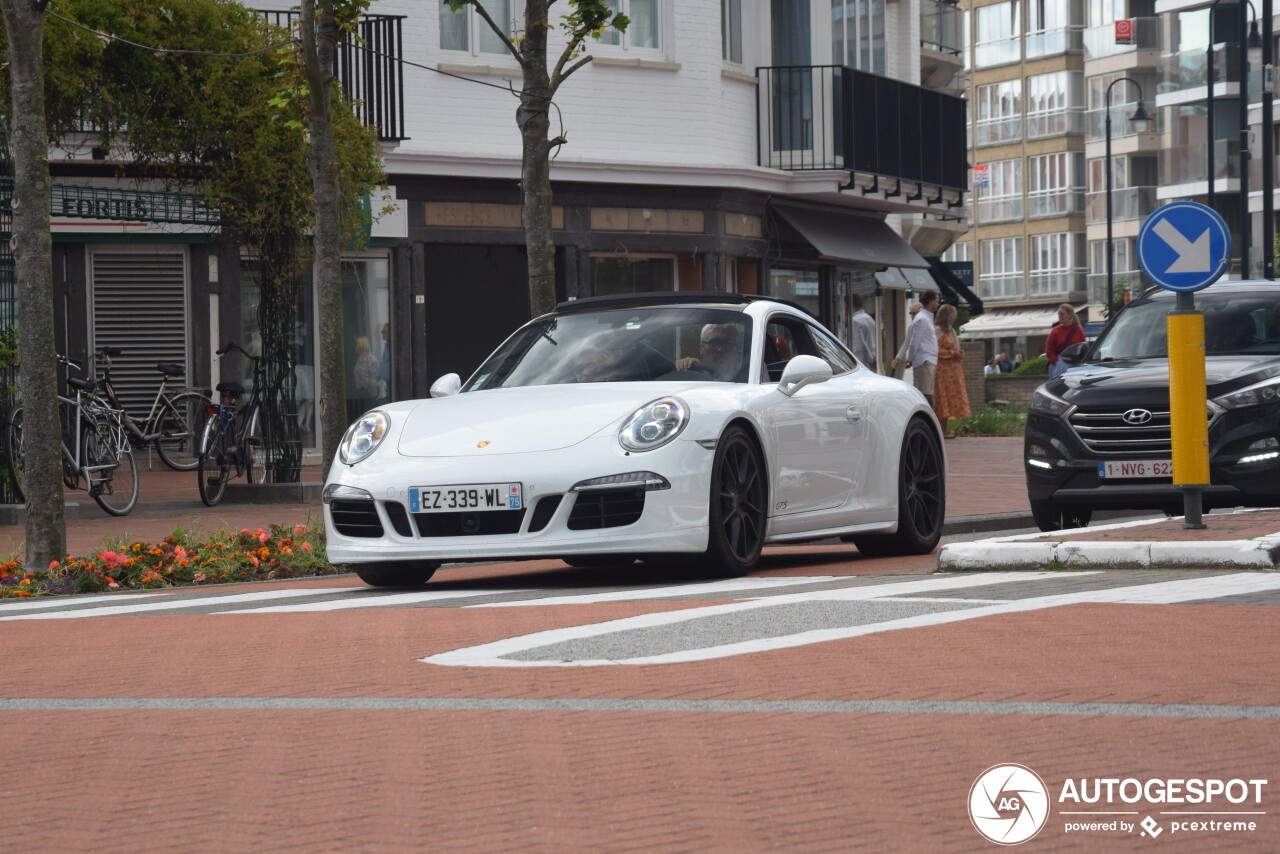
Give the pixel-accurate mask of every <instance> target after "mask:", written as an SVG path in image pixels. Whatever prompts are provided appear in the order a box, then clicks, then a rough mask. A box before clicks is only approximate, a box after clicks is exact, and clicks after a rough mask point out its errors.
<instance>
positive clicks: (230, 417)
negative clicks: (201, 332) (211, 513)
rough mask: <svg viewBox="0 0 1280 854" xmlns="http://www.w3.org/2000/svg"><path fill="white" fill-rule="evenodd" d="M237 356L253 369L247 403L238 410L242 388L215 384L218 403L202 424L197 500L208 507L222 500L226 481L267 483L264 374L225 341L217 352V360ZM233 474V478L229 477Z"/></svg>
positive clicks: (255, 362)
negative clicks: (227, 355)
mask: <svg viewBox="0 0 1280 854" xmlns="http://www.w3.org/2000/svg"><path fill="white" fill-rule="evenodd" d="M231 352H236V353H239V354H240V355H242V356H243V357H244V358H245V359H247V360H248V361H249V363H250V364H251V365H252V366H253V386H252V388H250V389H249V399H248V401H247V402H246V403H245V404H244V405H243V406H241V405H240V398H242V397H244V395H245V388H244V386H243V385H241V384H240V383H218V392H219V395H220V402H219V403H217V404H211V405H210V406H209V409H208V413H209V419H208V420H207V421H206V422H205V425H204V433H203V435H202V437H201V439H200V452H199V456H198V458H197V461H196V473H197V474H196V476H197V477H198V478H199V481H200V500H201V501H203V502H204V503H205V504H206V505H208V506H209V507H212V506H214V505H215V504H217V503H218V502H219V501H221V500H222V495H223V493H224V492H225V491H226V488H227V481H228V480H229V479H230V478H231V477H233V476H234V477H240V476H241V475H244V476H245V478H246V479H247V480H248V481H249V483H263V482H265V481H266V479H267V451H266V445H265V444H264V443H263V441H262V431H261V424H262V419H263V415H262V411H261V410H262V385H263V380H264V378H265V371H264V370H263V367H262V361H261V360H260V359H259V358H257V357H256V356H253V355H251V354H249V353H246V352H245V351H244V348H242V347H241V346H240V345H239V344H236V343H234V342H231V341H228V342H227V343H226V344H225V345H224V346H223V347H222V348H221V349H219V350H218V351H217V353H218V355H219V356H224V355H226V354H227V353H231ZM232 472H234V475H233V474H232Z"/></svg>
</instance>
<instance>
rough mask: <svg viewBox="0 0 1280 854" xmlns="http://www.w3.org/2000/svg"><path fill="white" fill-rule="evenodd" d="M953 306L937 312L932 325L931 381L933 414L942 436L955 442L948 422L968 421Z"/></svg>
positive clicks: (970, 413) (962, 352)
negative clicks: (935, 344)
mask: <svg viewBox="0 0 1280 854" xmlns="http://www.w3.org/2000/svg"><path fill="white" fill-rule="evenodd" d="M955 322H956V307H955V306H954V305H944V306H942V307H941V308H939V309H938V319H937V322H936V323H935V327H936V329H937V334H938V370H937V375H936V376H935V377H934V380H933V411H934V412H935V413H936V414H937V416H938V421H939V422H941V424H942V433H943V435H944V436H945V437H946V438H948V439H954V438H955V434H954V433H952V432H951V426H950V425H949V424H948V423H947V422H949V421H951V420H952V419H955V418H968V417H969V416H970V415H972V414H973V413H972V412H970V410H969V392H968V390H967V389H966V388H965V385H964V361H963V360H964V351H963V350H961V349H960V341H959V339H958V338H956V333H955V329H954V326H955Z"/></svg>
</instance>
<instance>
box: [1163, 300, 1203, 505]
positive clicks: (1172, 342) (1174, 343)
mask: <svg viewBox="0 0 1280 854" xmlns="http://www.w3.org/2000/svg"><path fill="white" fill-rule="evenodd" d="M1167 328H1168V332H1169V416H1170V418H1169V420H1170V427H1171V432H1172V438H1173V482H1174V483H1175V484H1178V485H1191V486H1208V485H1209V419H1208V414H1207V404H1206V402H1205V377H1204V312H1201V311H1189V312H1171V313H1170V314H1169V317H1168V327H1167Z"/></svg>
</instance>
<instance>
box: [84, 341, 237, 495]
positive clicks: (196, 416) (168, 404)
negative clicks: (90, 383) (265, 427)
mask: <svg viewBox="0 0 1280 854" xmlns="http://www.w3.org/2000/svg"><path fill="white" fill-rule="evenodd" d="M121 352H122V351H121V350H120V348H119V347H99V348H97V350H95V351H94V362H95V363H96V365H97V369H98V371H99V372H100V374H101V379H100V381H99V382H100V385H101V389H102V392H103V393H104V394H105V395H106V398H107V401H108V402H109V403H110V404H111V406H112V408H114V409H119V410H121V411H122V412H124V419H123V420H124V428H125V433H126V434H127V435H128V437H129V443H130V444H131V445H132V446H133V447H134V449H135V450H142V449H143V448H150V447H154V448H155V450H156V454H157V455H159V457H160V459H161V460H162V461H163V462H164V464H165V465H167V466H168V467H169V468H171V469H174V470H176V471H192V470H193V469H195V467H196V464H197V463H198V461H199V459H198V458H199V443H200V434H201V431H203V429H204V419H205V413H206V411H207V410H208V407H209V406H211V405H212V404H213V400H212V399H210V397H209V395H208V394H207V393H205V392H202V391H200V390H198V389H194V388H187V387H179V388H170V387H169V380H170V379H176V378H178V377H182V376H185V375H186V372H187V371H186V368H184V367H183V366H182V365H179V364H176V363H174V362H159V363H157V364H156V370H157V371H159V372H160V388H159V389H157V390H156V396H155V398H154V399H152V401H151V410H150V411H149V412H148V413H147V417H146V419H145V420H143V422H142V426H141V427H139V426H138V423H137V422H136V421H134V420H133V418H131V417H130V416H129V413H128V410H126V409H125V406H124V404H123V403H121V402H120V397H119V395H117V394H116V389H115V385H114V384H113V383H112V381H111V359H112V358H113V357H116V356H119V355H120V354H121Z"/></svg>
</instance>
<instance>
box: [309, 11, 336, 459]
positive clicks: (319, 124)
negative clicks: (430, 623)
mask: <svg viewBox="0 0 1280 854" xmlns="http://www.w3.org/2000/svg"><path fill="white" fill-rule="evenodd" d="M317 11H318V12H319V24H318V26H317V23H316V13H317ZM300 29H301V35H302V57H303V64H304V66H305V69H306V75H307V89H308V98H309V104H310V111H309V116H308V119H307V121H308V129H309V130H310V132H311V150H310V151H309V152H308V155H307V164H308V166H309V167H310V169H311V182H312V187H313V191H314V193H315V205H316V226H315V238H314V244H313V245H314V248H315V260H314V263H315V278H316V290H317V309H318V312H319V320H320V340H319V342H318V345H319V346H318V347H317V350H318V351H319V354H320V385H321V388H323V389H324V395H323V396H322V397H321V398H320V400H319V401H318V403H319V415H320V437H321V453H322V454H323V455H324V465H325V467H326V471H327V468H328V466H329V464H330V463H331V462H332V460H333V459H334V456H335V455H336V454H337V451H338V444H339V443H340V442H341V441H342V436H343V434H344V433H346V431H347V390H346V366H345V365H344V364H343V354H344V353H345V344H344V334H343V323H342V232H341V205H342V196H341V192H340V190H339V187H338V157H337V148H336V145H335V143H334V138H333V113H332V105H331V103H330V100H329V99H330V93H331V92H332V90H333V56H334V50H335V47H336V44H337V38H338V33H337V29H336V28H335V26H334V20H333V0H319V2H316V0H302V6H301V15H300Z"/></svg>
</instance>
